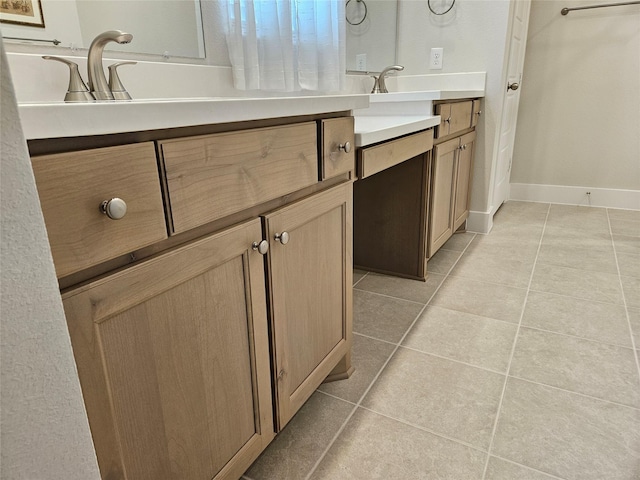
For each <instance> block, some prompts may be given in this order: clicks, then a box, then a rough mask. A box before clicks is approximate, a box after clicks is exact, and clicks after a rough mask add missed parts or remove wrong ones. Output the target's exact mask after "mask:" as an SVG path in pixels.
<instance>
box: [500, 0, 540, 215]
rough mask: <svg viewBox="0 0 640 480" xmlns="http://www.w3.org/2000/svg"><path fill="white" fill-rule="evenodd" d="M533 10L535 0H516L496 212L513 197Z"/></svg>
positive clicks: (511, 21)
mask: <svg viewBox="0 0 640 480" xmlns="http://www.w3.org/2000/svg"><path fill="white" fill-rule="evenodd" d="M530 9H531V0H512V4H511V18H510V27H509V28H510V32H511V35H510V37H509V38H510V42H509V53H508V55H509V57H508V58H509V61H508V65H507V79H506V83H505V85H504V92H505V101H504V104H503V107H502V120H501V123H500V143H499V144H498V160H497V164H496V168H495V177H494V183H493V185H494V187H493V202H492V205H493V208H492V212H491V213H492V214H493V213H495V212H496V210H498V208H500V205H502V204H503V203H504V201H505V200H507V198H508V197H509V177H510V174H511V158H512V155H513V142H514V139H515V136H516V122H517V120H518V103H519V102H520V89H521V88H522V68H523V66H524V52H525V48H526V45H527V29H528V26H529V10H530Z"/></svg>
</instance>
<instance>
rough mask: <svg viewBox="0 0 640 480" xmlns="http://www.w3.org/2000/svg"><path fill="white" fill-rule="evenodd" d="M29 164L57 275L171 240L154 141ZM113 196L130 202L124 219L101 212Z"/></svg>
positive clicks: (43, 158)
mask: <svg viewBox="0 0 640 480" xmlns="http://www.w3.org/2000/svg"><path fill="white" fill-rule="evenodd" d="M31 160H32V165H33V171H34V174H35V178H36V184H37V186H38V195H39V197H40V203H41V206H42V213H43V215H44V219H45V223H46V225H47V233H48V236H49V242H50V244H51V251H52V254H53V260H54V263H55V266H56V273H57V275H58V277H62V276H65V275H69V274H72V273H75V272H78V271H80V270H82V269H84V268H88V267H90V266H92V265H95V264H97V263H100V262H104V261H106V260H109V259H111V258H114V257H116V256H118V255H123V254H127V253H129V252H132V251H134V250H136V249H138V248H142V247H145V246H147V245H150V244H152V243H154V242H158V241H160V240H163V239H165V238H166V237H167V228H166V224H165V218H164V207H163V203H162V194H161V192H160V179H159V176H158V169H157V164H156V156H155V149H154V147H153V144H152V143H149V142H147V143H142V144H134V145H123V146H118V147H107V148H100V149H95V150H86V151H80V152H71V153H59V154H54V155H44V156H39V157H33V158H32V159H31ZM114 197H119V198H122V199H123V200H124V201H125V202H126V203H127V213H126V215H125V216H124V217H123V218H122V219H120V220H112V219H110V218H108V217H107V216H106V215H104V214H102V213H101V212H100V210H99V207H100V204H101V203H102V202H103V201H105V200H110V199H111V198H114Z"/></svg>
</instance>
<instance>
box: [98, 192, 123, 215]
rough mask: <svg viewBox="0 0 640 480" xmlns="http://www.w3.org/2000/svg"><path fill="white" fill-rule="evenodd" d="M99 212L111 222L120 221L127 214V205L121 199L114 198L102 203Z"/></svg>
mask: <svg viewBox="0 0 640 480" xmlns="http://www.w3.org/2000/svg"><path fill="white" fill-rule="evenodd" d="M100 211H101V212H102V213H104V214H105V215H106V216H107V217H109V218H110V219H112V220H120V219H121V218H122V217H124V216H125V215H126V213H127V204H126V202H125V201H124V200H122V199H121V198H118V197H114V198H112V199H111V200H105V201H104V202H102V203H101V204H100Z"/></svg>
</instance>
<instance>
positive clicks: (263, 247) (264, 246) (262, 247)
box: [251, 240, 269, 255]
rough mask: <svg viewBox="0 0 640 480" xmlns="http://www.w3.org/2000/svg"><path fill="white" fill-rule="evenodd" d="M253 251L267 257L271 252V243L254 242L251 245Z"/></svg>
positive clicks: (263, 241)
mask: <svg viewBox="0 0 640 480" xmlns="http://www.w3.org/2000/svg"><path fill="white" fill-rule="evenodd" d="M251 249H252V250H256V251H257V252H258V253H260V254H262V255H265V254H266V253H267V252H268V251H269V242H267V241H266V240H262V241H261V242H259V243H258V242H253V244H252V245H251Z"/></svg>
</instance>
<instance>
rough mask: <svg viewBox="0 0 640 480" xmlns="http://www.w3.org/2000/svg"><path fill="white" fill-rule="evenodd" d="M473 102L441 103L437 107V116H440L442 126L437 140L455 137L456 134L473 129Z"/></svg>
mask: <svg viewBox="0 0 640 480" xmlns="http://www.w3.org/2000/svg"><path fill="white" fill-rule="evenodd" d="M472 112H473V101H471V100H468V101H464V102H455V103H441V104H439V105H436V115H440V117H441V119H440V125H439V126H438V128H437V131H436V138H442V137H446V136H448V135H453V134H454V133H456V132H459V131H461V130H464V129H466V128H470V127H471V117H472Z"/></svg>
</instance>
